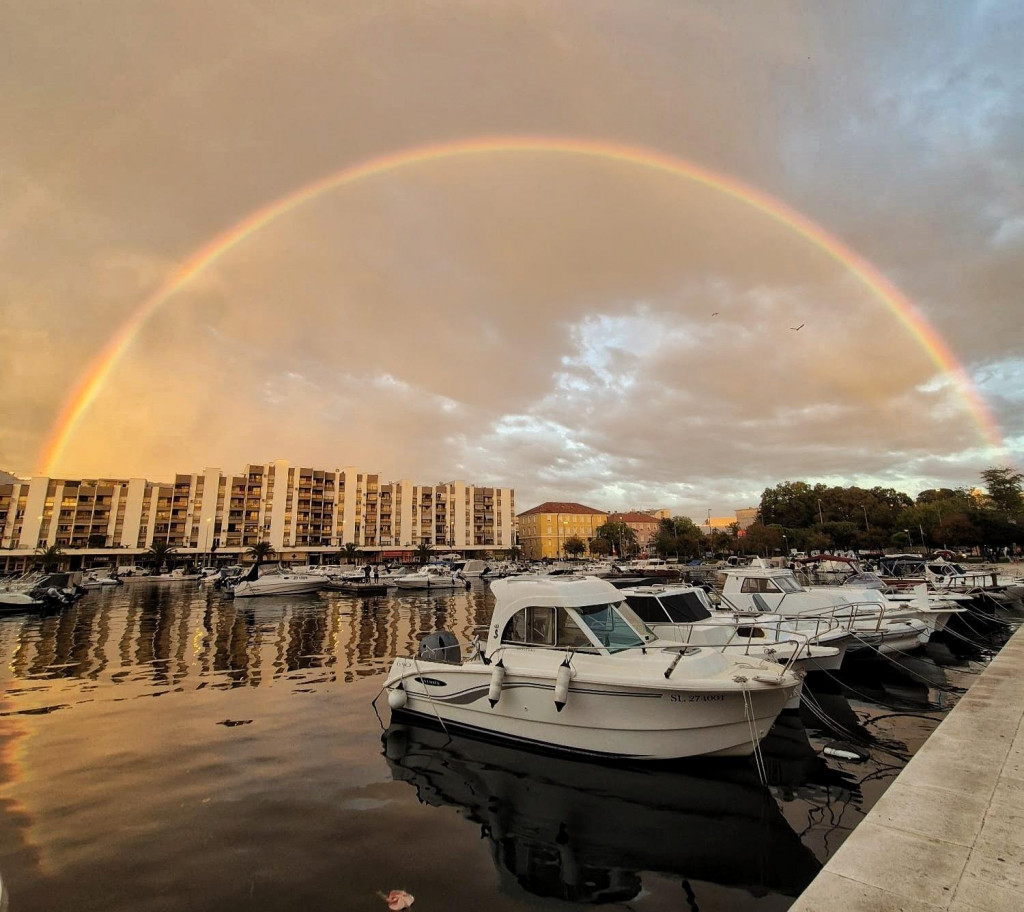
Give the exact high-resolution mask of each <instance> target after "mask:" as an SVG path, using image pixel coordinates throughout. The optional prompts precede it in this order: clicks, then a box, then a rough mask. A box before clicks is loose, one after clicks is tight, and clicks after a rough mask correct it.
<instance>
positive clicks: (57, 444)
mask: <svg viewBox="0 0 1024 912" xmlns="http://www.w3.org/2000/svg"><path fill="white" fill-rule="evenodd" d="M515 153H544V154H549V155H563V156H583V157H585V158H592V159H603V160H606V161H613V162H621V163H623V164H629V165H633V166H637V167H641V168H647V169H649V170H651V171H657V172H661V173H663V174H667V175H671V176H673V177H676V178H682V179H685V180H688V181H693V182H694V183H697V184H701V185H703V186H705V187H709V188H711V189H713V190H717V191H719V192H721V193H724V194H726V195H727V196H730V197H732V198H733V199H736V200H739V201H741V202H743V203H745V204H747V205H748V206H750V207H751V208H753V209H755V210H757V211H758V212H761V213H763V214H764V215H766V216H768V217H769V218H770V219H773V220H774V221H776V222H778V223H779V224H781V225H784V226H785V227H787V228H789V229H790V230H791V231H793V232H795V233H796V234H797V235H799V236H800V237H802V238H804V240H806V241H807V242H808V243H809V244H811V245H813V246H814V247H817V248H818V249H819V250H820V251H822V252H823V253H825V254H826V255H828V256H829V257H831V258H832V259H833V260H835V261H837V262H839V263H841V264H842V265H843V266H844V267H845V268H846V269H847V270H849V272H850V273H851V274H852V275H854V276H856V278H857V279H858V280H859V281H860V282H861V283H862V284H863V285H864V286H865V287H866V288H867V289H868V290H869V291H870V292H871V293H872V295H874V296H875V297H876V298H877V299H878V300H879V301H880V302H881V303H883V304H884V305H885V306H886V307H887V308H888V309H889V311H890V312H891V314H892V315H893V316H894V317H895V318H896V319H897V321H898V322H899V323H900V324H901V325H902V326H903V327H904V328H905V329H907V330H908V331H909V332H910V334H911V336H913V338H914V339H915V340H916V341H917V342H918V344H919V345H920V346H921V348H923V349H924V351H925V352H926V353H927V355H928V357H929V358H930V359H931V361H932V362H933V363H934V364H935V366H936V367H938V368H939V369H940V370H941V371H942V372H943V373H944V374H945V375H947V376H948V377H949V379H950V380H951V381H952V383H953V384H954V386H955V387H956V389H957V391H958V393H959V394H960V396H961V397H962V399H963V401H964V402H965V404H966V407H967V409H968V411H969V412H970V414H971V415H972V417H973V419H974V421H975V422H976V424H977V426H978V428H979V430H980V432H981V435H982V437H983V438H984V439H985V441H986V442H987V443H988V444H989V445H991V446H992V447H994V448H996V449H997V450H1003V449H1004V444H1003V440H1002V434H1001V432H1000V429H999V426H998V425H997V423H996V421H995V419H994V418H993V416H992V414H991V412H990V411H989V409H988V406H987V405H986V404H985V402H984V400H983V399H982V397H981V396H980V394H979V393H978V391H977V389H976V388H975V387H974V385H973V384H972V382H971V380H970V378H969V377H968V375H967V372H966V371H965V370H964V369H963V367H962V366H961V365H960V363H959V362H958V361H957V360H956V358H955V357H954V355H953V353H952V351H951V350H950V348H949V346H948V345H946V342H945V340H944V339H943V338H942V337H941V336H940V335H939V334H938V332H936V330H935V328H934V327H933V326H932V325H931V324H930V323H929V322H928V321H927V320H926V319H925V318H924V316H923V315H922V314H921V313H920V311H919V310H918V309H917V308H916V307H915V306H914V305H913V304H912V303H911V302H910V301H909V300H908V299H907V298H906V297H905V296H904V295H903V294H902V293H901V292H900V291H899V290H898V289H897V288H896V287H895V286H893V285H892V284H891V283H890V282H889V281H888V280H887V279H886V278H885V276H883V275H882V274H881V273H880V272H879V271H878V270H877V269H875V268H874V267H873V266H872V265H871V264H870V263H868V262H867V261H866V260H864V259H862V258H861V257H860V256H859V255H858V254H857V253H855V252H854V251H853V250H851V249H850V248H849V247H847V246H846V245H845V244H843V243H842V242H841V241H839V240H838V239H837V238H835V237H833V236H832V235H831V234H829V233H828V232H827V231H825V230H824V229H823V228H821V227H820V226H819V225H817V224H815V223H814V222H812V221H811V220H810V219H808V218H805V217H804V216H803V215H801V214H800V213H799V212H796V211H794V210H792V209H790V208H789V207H788V206H786V205H785V204H784V203H782V202H780V201H779V200H777V199H774V198H773V197H771V196H769V195H768V194H766V193H762V192H761V191H759V190H755V189H754V188H752V187H748V186H747V185H745V184H743V183H741V182H740V181H738V180H735V179H734V178H731V177H728V176H727V175H724V174H717V173H715V172H713V171H710V170H708V169H707V168H702V167H701V166H700V165H696V164H693V163H692V162H687V161H683V160H682V159H678V158H673V157H671V156H669V155H664V154H662V153H660V152H654V151H652V150H650V149H644V148H641V147H638V146H628V145H620V144H617V143H609V142H598V141H594V140H586V139H574V138H568V137H533V136H490V137H481V138H478V139H462V140H457V141H454V142H448V143H438V144H432V145H424V146H416V147H414V148H411V149H405V150H403V151H400V152H394V153H390V154H387V155H381V156H378V157H376V158H371V159H369V160H367V161H364V162H361V163H359V164H356V165H351V166H348V167H346V168H343V169H342V170H340V171H338V172H336V173H334V174H330V175H328V176H327V177H324V178H321V179H320V180H317V181H314V182H313V183H310V184H306V185H305V186H303V187H300V188H299V189H297V190H295V191H293V192H292V193H289V194H287V195H286V196H283V197H281V198H280V199H277V200H274V201H273V202H271V203H268V204H267V205H265V206H262V207H261V208H259V209H257V210H256V211H255V212H253V213H251V214H250V215H248V216H246V217H245V218H244V219H242V220H241V221H239V222H237V223H236V224H234V225H232V226H231V227H230V228H228V229H227V230H226V231H223V232H221V233H220V234H218V235H217V236H216V237H214V238H213V239H212V240H211V241H210V242H209V243H207V244H206V245H204V246H203V247H202V248H200V249H199V250H197V251H195V252H194V253H193V254H192V255H191V256H190V257H189V258H188V259H187V260H186V261H185V262H184V263H183V264H182V265H181V266H180V267H179V268H178V269H177V270H176V271H175V272H174V273H173V274H172V275H170V276H169V277H168V278H167V280H166V281H165V282H164V283H163V285H161V286H160V287H159V288H158V289H157V290H156V291H155V292H154V293H153V294H152V295H150V297H149V298H147V299H146V300H145V301H143V302H142V304H140V305H139V306H138V308H136V310H135V311H134V312H133V313H132V314H131V316H130V317H129V318H128V319H127V320H125V322H124V323H123V324H122V325H121V326H120V327H119V328H118V330H117V332H115V333H114V335H113V336H111V337H110V339H109V341H108V342H107V343H106V345H105V346H104V347H103V349H102V350H101V351H100V353H99V355H98V356H97V357H96V358H95V359H94V360H93V361H92V363H91V364H90V365H89V368H88V370H86V371H85V373H84V374H83V375H82V376H81V378H80V379H79V381H78V383H77V384H76V385H75V387H74V389H73V390H72V392H71V395H70V396H68V398H67V400H66V401H65V403H64V405H63V407H62V409H61V411H60V414H59V415H58V416H57V419H56V421H55V422H54V424H53V426H52V428H51V430H50V433H49V435H48V438H47V442H46V444H45V446H44V448H43V451H42V453H41V455H40V459H39V461H40V464H41V466H42V469H41V473H42V474H43V475H51V474H53V472H54V469H55V466H56V465H57V463H58V462H59V460H60V458H61V456H62V455H63V453H64V451H65V449H66V448H67V446H68V443H69V442H70V440H71V438H72V436H73V435H74V433H75V430H76V428H77V427H78V425H79V424H80V422H81V420H82V417H83V416H84V415H85V413H86V412H87V411H88V409H89V406H90V405H91V404H92V402H93V401H94V400H95V399H96V397H97V396H98V395H99V393H100V392H101V390H102V389H103V386H104V384H105V383H106V381H107V379H108V378H109V376H110V374H111V372H112V370H113V369H114V367H115V365H116V364H117V362H118V360H119V359H120V357H121V356H122V355H123V354H124V352H125V351H126V350H127V349H128V348H129V347H130V346H131V344H132V341H133V340H134V339H135V337H136V336H137V335H138V333H139V331H140V330H141V329H142V327H143V326H144V325H145V324H146V321H147V320H148V319H149V318H150V317H151V316H152V315H153V314H154V313H156V311H158V310H159V309H160V308H161V307H162V306H163V305H164V304H165V303H166V302H167V301H168V300H170V298H172V297H173V296H174V295H175V294H176V293H177V292H178V291H180V290H181V289H182V288H183V287H184V286H185V285H187V284H188V283H189V282H190V281H191V280H192V279H194V278H195V277H196V276H197V275H199V274H200V273H201V272H202V271H203V270H204V269H206V268H207V267H209V266H210V265H212V264H213V263H215V262H217V260H219V259H220V258H221V257H223V256H224V255H225V254H227V253H229V252H230V251H231V250H233V249H234V248H235V247H237V246H238V245H239V244H241V243H242V242H243V241H245V240H246V239H247V238H249V237H251V236H252V235H254V234H255V233H256V232H258V231H260V230H261V229H262V228H264V227H266V226H267V225H269V224H270V223H271V222H273V221H275V220H276V219H279V218H281V217H282V216H284V215H287V214H288V213H289V212H292V211H293V210H295V209H297V208H299V207H300V206H302V205H304V204H305V203H308V202H309V201H310V200H313V199H316V198H317V197H318V196H321V195H322V194H324V193H329V192H331V191H333V190H338V189H340V188H342V187H345V186H348V185H350V184H354V183H356V182H357V181H360V180H364V179H365V178H369V177H375V176H378V175H384V174H388V173H390V172H393V171H398V170H399V169H401V168H407V167H409V166H411V165H420V164H426V163H429V162H436V161H444V160H449V159H458V158H468V157H470V156H481V155H503V154H515Z"/></svg>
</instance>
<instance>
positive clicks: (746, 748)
mask: <svg viewBox="0 0 1024 912" xmlns="http://www.w3.org/2000/svg"><path fill="white" fill-rule="evenodd" d="M491 590H492V592H493V593H494V596H495V607H494V611H493V614H492V617H491V622H490V626H489V631H488V637H487V642H486V644H484V645H481V644H479V643H478V642H474V643H473V644H471V648H470V649H469V653H468V655H467V656H466V657H465V658H463V657H462V650H461V646H460V645H459V644H458V643H457V642H456V641H455V639H454V637H453V636H452V635H451V634H448V633H447V632H441V633H439V634H432V635H430V636H428V637H427V638H425V639H424V641H423V642H422V643H421V645H420V654H419V655H418V656H417V657H399V658H396V659H395V661H394V663H393V664H392V666H391V670H390V672H389V674H388V678H387V680H386V682H385V689H386V690H387V692H388V703H389V705H390V706H391V708H392V710H393V711H394V712H395V713H397V714H399V715H401V714H405V713H408V714H412V715H418V716H424V717H428V718H437V719H439V720H441V721H442V722H443V723H444V724H446V725H453V726H456V727H462V728H465V729H468V730H471V731H476V732H478V733H482V734H485V735H488V736H491V737H497V738H502V739H507V740H511V741H515V742H518V743H522V744H529V745H533V746H543V747H547V748H555V749H558V750H564V751H569V752H574V753H581V754H589V755H595V756H604V757H613V758H633V759H646V760H655V759H658V760H665V759H674V758H679V757H690V756H697V755H710V754H714V755H722V756H746V755H749V754H750V753H752V752H753V751H754V750H755V748H756V746H757V743H758V741H759V740H760V739H761V738H763V737H764V735H765V734H766V733H767V731H768V729H769V728H770V727H771V725H772V723H773V722H774V721H775V718H776V717H777V716H778V714H779V713H780V712H781V711H782V708H783V706H784V705H785V703H786V701H787V700H788V699H789V698H790V697H791V696H792V695H793V693H794V692H795V691H796V688H797V686H798V684H799V679H798V677H797V676H796V675H795V674H794V673H792V672H790V671H786V670H785V669H784V668H781V667H780V666H779V665H777V664H768V663H766V662H762V661H759V660H756V659H753V658H747V657H743V658H742V659H733V658H730V657H728V656H726V655H724V654H722V653H720V652H717V651H715V650H711V649H706V648H695V647H687V646H684V645H680V644H678V643H670V642H668V641H664V640H659V639H657V637H655V635H654V634H653V632H652V631H650V630H649V629H648V628H647V626H646V625H645V624H644V623H643V621H641V620H640V619H639V618H638V617H637V616H636V614H635V613H634V612H633V611H632V610H631V609H630V608H629V606H628V605H626V604H625V600H624V598H623V596H622V595H621V593H620V592H619V591H618V590H617V589H615V587H614V586H611V585H610V584H609V583H607V582H605V581H603V580H599V579H596V578H594V577H585V578H571V577H564V578H559V577H547V578H530V577H523V578H511V579H505V580H496V581H494V582H493V583H492V584H491Z"/></svg>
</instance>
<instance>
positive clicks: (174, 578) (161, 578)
mask: <svg viewBox="0 0 1024 912" xmlns="http://www.w3.org/2000/svg"><path fill="white" fill-rule="evenodd" d="M199 576H200V574H198V573H188V572H187V571H185V570H183V569H182V568H181V567H176V568H175V569H174V570H170V571H168V572H167V573H158V574H155V575H154V576H147V577H145V581H146V582H147V583H194V582H195V581H196V580H198V579H199Z"/></svg>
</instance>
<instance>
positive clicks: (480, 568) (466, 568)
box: [458, 559, 491, 579]
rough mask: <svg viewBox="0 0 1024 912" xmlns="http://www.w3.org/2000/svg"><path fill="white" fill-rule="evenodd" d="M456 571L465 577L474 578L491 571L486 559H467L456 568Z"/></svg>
mask: <svg viewBox="0 0 1024 912" xmlns="http://www.w3.org/2000/svg"><path fill="white" fill-rule="evenodd" d="M458 572H459V573H461V574H462V575H463V576H464V577H466V578H467V579H470V578H472V579H476V578H477V577H480V576H487V574H488V573H490V572H491V568H490V567H489V566H488V565H487V561H482V560H476V559H473V560H468V561H465V562H464V563H463V565H462V566H461V567H459V568H458Z"/></svg>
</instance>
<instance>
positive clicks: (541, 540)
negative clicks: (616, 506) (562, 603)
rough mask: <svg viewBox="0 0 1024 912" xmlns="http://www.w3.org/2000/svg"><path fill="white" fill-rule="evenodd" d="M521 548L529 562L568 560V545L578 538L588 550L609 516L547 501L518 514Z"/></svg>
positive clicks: (575, 505)
mask: <svg viewBox="0 0 1024 912" xmlns="http://www.w3.org/2000/svg"><path fill="white" fill-rule="evenodd" d="M518 519H519V544H520V546H521V547H522V550H523V556H524V557H526V558H528V559H529V560H543V559H544V558H560V557H565V543H566V541H567V540H568V539H570V538H579V539H581V540H582V541H583V542H584V543H585V544H587V545H588V546H589V543H590V541H591V539H593V538H594V536H596V535H597V530H598V529H600V528H601V526H603V525H604V524H605V523H606V522H607V521H608V514H607V513H605V512H603V511H602V510H595V509H594V508H593V507H587V506H584V505H583V504H580V503H573V502H566V501H547V502H546V503H542V504H540V505H539V506H536V507H534V508H533V509H531V510H527V511H526V512H525V513H520V514H519V517H518Z"/></svg>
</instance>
